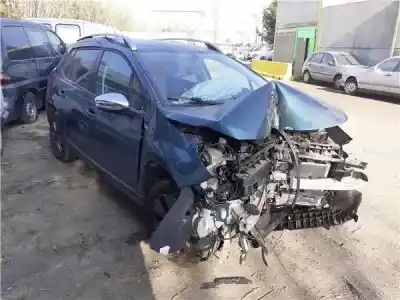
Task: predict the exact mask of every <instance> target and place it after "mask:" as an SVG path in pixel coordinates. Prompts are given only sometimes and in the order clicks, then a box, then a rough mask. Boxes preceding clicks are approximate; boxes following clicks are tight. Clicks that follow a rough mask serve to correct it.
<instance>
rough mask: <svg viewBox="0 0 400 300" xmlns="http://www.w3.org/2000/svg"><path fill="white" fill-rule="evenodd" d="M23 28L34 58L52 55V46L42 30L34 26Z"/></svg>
mask: <svg viewBox="0 0 400 300" xmlns="http://www.w3.org/2000/svg"><path fill="white" fill-rule="evenodd" d="M24 29H25V32H26V34H27V35H28V39H29V43H30V44H31V47H32V49H33V51H34V53H35V57H36V58H43V57H51V56H53V48H52V47H51V45H50V42H49V40H48V38H47V36H46V33H45V32H44V30H42V29H40V28H35V27H24Z"/></svg>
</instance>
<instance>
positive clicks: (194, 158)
mask: <svg viewBox="0 0 400 300" xmlns="http://www.w3.org/2000/svg"><path fill="white" fill-rule="evenodd" d="M46 98H47V100H46V111H47V117H48V122H49V128H50V142H51V149H52V152H53V154H54V156H55V157H56V158H58V159H59V160H61V161H63V162H70V161H73V160H75V159H78V158H80V159H83V160H84V161H85V162H86V163H88V164H89V165H91V166H92V167H93V168H94V169H95V170H97V171H98V172H99V173H100V174H101V175H102V176H104V177H105V178H106V179H107V180H108V181H110V182H111V183H112V184H113V185H115V186H116V187H117V188H118V189H120V190H121V191H123V192H124V193H126V194H127V195H129V196H130V197H131V198H132V199H133V200H134V201H137V202H138V203H140V204H141V205H143V207H144V208H145V209H146V211H147V212H148V214H149V217H148V220H149V222H148V224H147V225H148V227H149V244H150V246H151V248H152V249H154V250H155V251H157V252H159V253H162V254H164V255H170V254H172V255H184V254H185V253H190V254H191V255H192V256H193V257H195V258H196V261H204V260H207V259H209V258H210V257H211V256H212V255H213V254H215V253H216V252H217V251H219V250H221V249H222V248H223V246H224V243H225V242H226V241H227V240H230V239H237V240H238V246H239V251H240V252H241V254H240V262H241V263H243V262H244V261H245V260H246V256H247V252H248V250H249V247H259V248H260V249H261V253H263V254H264V255H263V257H264V258H265V254H267V248H266V247H265V239H266V238H267V236H268V234H270V233H271V232H272V231H276V230H285V229H289V230H301V229H307V228H316V227H325V228H327V229H328V228H330V227H331V226H335V225H340V224H343V223H345V222H347V221H349V220H355V221H357V219H358V215H357V210H358V208H359V205H360V203H361V196H362V195H361V192H360V187H361V186H362V185H363V184H364V183H365V182H366V181H367V177H366V175H365V173H364V169H365V168H366V165H367V164H366V163H364V162H360V161H357V160H355V159H352V158H351V157H349V155H348V154H347V153H346V152H345V151H344V149H343V146H344V145H345V144H347V143H349V142H350V141H351V137H350V136H348V135H347V134H346V133H345V132H344V131H343V130H342V129H341V128H340V127H339V125H341V124H343V123H344V122H346V120H347V116H346V115H345V113H344V112H343V111H341V110H339V109H337V108H335V107H333V106H330V105H328V104H325V103H323V102H321V101H318V100H317V99H314V98H313V97H311V96H309V95H307V94H304V93H302V92H300V91H298V90H296V89H294V88H292V87H290V86H288V85H286V84H284V83H282V82H278V81H267V80H266V79H264V78H263V77H261V76H259V75H258V74H257V73H255V72H253V71H252V70H250V69H249V68H247V67H246V66H244V65H243V64H241V63H240V62H238V61H236V60H234V59H232V58H230V57H228V56H226V55H223V54H222V53H220V52H219V51H218V49H217V48H215V49H213V48H212V47H211V48H210V47H207V44H206V47H199V46H198V45H191V44H185V43H182V42H181V41H160V40H158V41H156V40H146V41H143V40H132V39H129V38H126V37H123V36H118V35H109V34H107V35H94V36H88V37H84V38H81V39H80V40H79V41H78V42H77V43H76V44H74V45H72V46H71V47H70V49H69V51H68V53H67V54H66V55H65V56H64V57H63V59H62V61H61V62H60V64H59V65H58V67H57V68H56V69H55V70H54V72H53V74H52V75H51V76H50V78H49V83H48V89H47V97H46Z"/></svg>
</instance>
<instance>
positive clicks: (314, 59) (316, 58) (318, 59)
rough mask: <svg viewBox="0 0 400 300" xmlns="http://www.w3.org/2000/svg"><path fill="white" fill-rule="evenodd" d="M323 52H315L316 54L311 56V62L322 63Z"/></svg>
mask: <svg viewBox="0 0 400 300" xmlns="http://www.w3.org/2000/svg"><path fill="white" fill-rule="evenodd" d="M322 57H323V54H322V53H315V54H314V56H313V57H312V58H311V62H314V63H320V62H321V60H322Z"/></svg>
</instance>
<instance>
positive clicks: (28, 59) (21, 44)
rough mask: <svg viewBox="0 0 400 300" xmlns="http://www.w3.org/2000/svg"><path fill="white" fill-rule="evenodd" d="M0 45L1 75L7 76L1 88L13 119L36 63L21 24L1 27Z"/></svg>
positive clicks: (34, 75) (20, 104)
mask: <svg viewBox="0 0 400 300" xmlns="http://www.w3.org/2000/svg"><path fill="white" fill-rule="evenodd" d="M1 47H2V54H3V55H4V56H3V58H2V60H1V64H2V68H1V73H2V75H1V76H2V77H4V78H7V81H6V82H7V84H4V83H3V84H2V86H1V89H2V91H3V96H4V97H7V98H8V103H10V106H11V110H12V111H13V114H12V115H11V116H10V119H14V118H15V117H17V116H18V114H19V112H20V110H21V106H22V99H23V95H24V94H25V93H26V91H27V89H28V87H29V84H30V83H32V82H34V80H35V79H36V63H35V59H34V56H33V52H32V49H31V47H30V44H29V41H28V37H27V36H26V33H25V31H24V30H23V28H22V27H21V26H4V27H2V28H1Z"/></svg>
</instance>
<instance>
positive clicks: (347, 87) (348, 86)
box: [344, 77, 358, 95]
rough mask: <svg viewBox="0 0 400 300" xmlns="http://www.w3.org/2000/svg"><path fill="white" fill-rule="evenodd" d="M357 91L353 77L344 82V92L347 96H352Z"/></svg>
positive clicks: (356, 84)
mask: <svg viewBox="0 0 400 300" xmlns="http://www.w3.org/2000/svg"><path fill="white" fill-rule="evenodd" d="M357 91H358V83H357V80H356V79H355V78H353V77H351V78H349V79H347V80H346V82H345V84H344V92H345V93H346V94H348V95H354V94H356V93H357Z"/></svg>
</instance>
